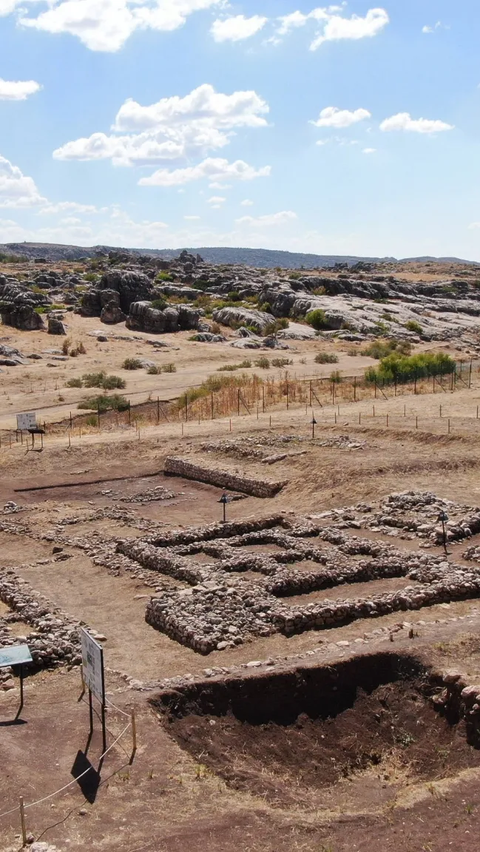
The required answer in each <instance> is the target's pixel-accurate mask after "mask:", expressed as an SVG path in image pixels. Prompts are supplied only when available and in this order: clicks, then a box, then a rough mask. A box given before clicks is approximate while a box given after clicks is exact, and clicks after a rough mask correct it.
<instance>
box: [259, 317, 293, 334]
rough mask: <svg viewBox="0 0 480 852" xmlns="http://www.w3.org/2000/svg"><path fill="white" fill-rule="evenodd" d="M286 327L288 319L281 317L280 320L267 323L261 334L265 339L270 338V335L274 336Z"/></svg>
mask: <svg viewBox="0 0 480 852" xmlns="http://www.w3.org/2000/svg"><path fill="white" fill-rule="evenodd" d="M288 326H289V322H288V319H287V318H286V317H281V318H280V319H276V320H273V322H269V323H268V325H266V326H265V328H264V329H263V334H264V335H265V337H271V336H272V334H273V335H276V334H277V332H278V331H281V330H282V328H288Z"/></svg>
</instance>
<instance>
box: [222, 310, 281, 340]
mask: <svg viewBox="0 0 480 852" xmlns="http://www.w3.org/2000/svg"><path fill="white" fill-rule="evenodd" d="M212 316H213V319H214V320H215V322H219V323H220V324H221V325H228V326H230V328H239V327H240V326H250V327H251V328H253V329H255V331H257V332H258V333H259V334H262V332H264V331H265V329H266V327H267V326H268V325H269V324H270V323H271V322H272V317H271V316H270V314H266V313H264V312H263V311H254V310H250V309H249V308H217V309H216V310H215V311H213V314H212Z"/></svg>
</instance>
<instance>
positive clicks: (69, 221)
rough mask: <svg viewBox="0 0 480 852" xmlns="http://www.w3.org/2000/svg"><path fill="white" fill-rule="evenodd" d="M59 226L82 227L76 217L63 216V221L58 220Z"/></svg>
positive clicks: (80, 221)
mask: <svg viewBox="0 0 480 852" xmlns="http://www.w3.org/2000/svg"><path fill="white" fill-rule="evenodd" d="M59 222H60V225H82V224H83V223H82V220H81V219H77V217H76V216H65V218H64V219H60V220H59Z"/></svg>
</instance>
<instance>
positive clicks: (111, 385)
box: [102, 376, 127, 390]
mask: <svg viewBox="0 0 480 852" xmlns="http://www.w3.org/2000/svg"><path fill="white" fill-rule="evenodd" d="M126 385H127V383H126V381H125V379H121V378H120V376H106V377H105V378H104V380H103V382H102V388H103V389H104V390H116V389H117V388H118V389H119V390H122V389H123V388H124V387H126Z"/></svg>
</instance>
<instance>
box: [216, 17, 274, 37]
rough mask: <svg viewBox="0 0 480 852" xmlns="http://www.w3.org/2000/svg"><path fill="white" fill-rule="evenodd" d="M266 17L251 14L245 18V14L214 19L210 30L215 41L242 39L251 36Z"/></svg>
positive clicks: (263, 24) (262, 25) (265, 21)
mask: <svg viewBox="0 0 480 852" xmlns="http://www.w3.org/2000/svg"><path fill="white" fill-rule="evenodd" d="M267 20H268V18H264V17H262V16H261V15H253V16H252V17H251V18H246V17H245V15H236V16H235V17H233V18H225V19H224V20H220V19H218V20H216V21H214V22H213V24H212V28H211V30H210V32H211V33H212V35H213V38H214V40H215V41H218V42H221V41H243V39H246V38H251V37H252V36H254V35H255V34H256V33H258V32H260V30H261V29H262V28H263V27H264V26H265V24H266V23H267Z"/></svg>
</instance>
